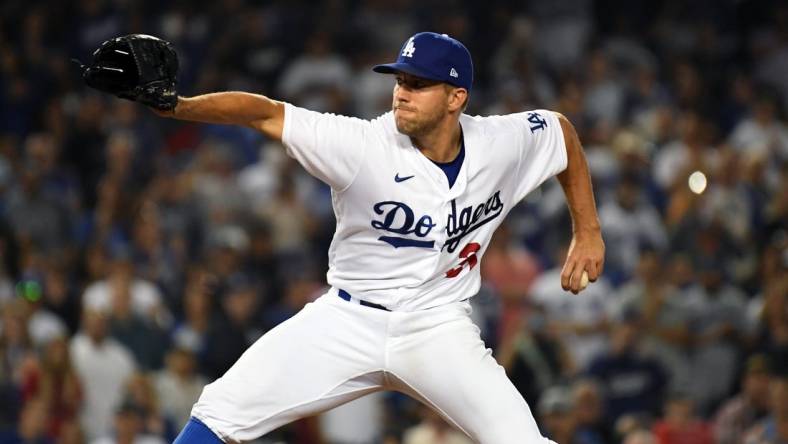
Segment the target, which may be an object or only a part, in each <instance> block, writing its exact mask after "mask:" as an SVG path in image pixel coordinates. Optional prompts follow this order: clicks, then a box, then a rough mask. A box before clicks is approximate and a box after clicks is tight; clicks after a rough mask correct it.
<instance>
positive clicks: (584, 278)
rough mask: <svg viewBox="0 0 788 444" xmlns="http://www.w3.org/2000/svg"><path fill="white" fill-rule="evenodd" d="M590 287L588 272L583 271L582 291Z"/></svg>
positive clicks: (581, 278)
mask: <svg viewBox="0 0 788 444" xmlns="http://www.w3.org/2000/svg"><path fill="white" fill-rule="evenodd" d="M586 287H588V272H587V271H585V270H583V275H582V276H580V289H581V290H583V289H585V288H586Z"/></svg>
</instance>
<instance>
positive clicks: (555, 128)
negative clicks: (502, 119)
mask: <svg viewBox="0 0 788 444" xmlns="http://www.w3.org/2000/svg"><path fill="white" fill-rule="evenodd" d="M512 117H514V118H515V119H517V122H518V124H519V125H522V131H521V134H522V138H521V139H520V147H519V155H520V158H519V164H518V167H517V173H516V174H517V176H516V184H515V187H516V188H515V193H514V199H515V202H519V201H520V200H522V199H523V198H524V197H525V196H526V195H527V194H528V193H530V192H531V191H533V190H534V189H536V188H537V187H538V186H539V185H541V184H542V182H544V181H545V180H547V179H549V178H551V177H553V176H555V175H556V174H558V173H560V172H561V171H563V170H564V169H566V165H567V156H566V145H565V143H564V133H563V130H562V129H561V123H560V122H559V120H558V115H557V114H556V113H554V112H552V111H547V110H534V111H526V112H523V113H517V114H514V115H512Z"/></svg>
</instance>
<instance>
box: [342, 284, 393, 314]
mask: <svg viewBox="0 0 788 444" xmlns="http://www.w3.org/2000/svg"><path fill="white" fill-rule="evenodd" d="M337 296H339V297H341V298H342V299H344V300H346V301H348V302H353V303H356V304H360V305H363V306H365V307H370V308H377V309H378V310H383V311H391V310H389V309H388V308H386V307H384V306H382V305H380V304H375V303H373V302H367V301H364V300H361V299H358V298H354V297H353V296H351V295H350V293H348V292H346V291H345V290H342V289H340V290H339V292H338V293H337Z"/></svg>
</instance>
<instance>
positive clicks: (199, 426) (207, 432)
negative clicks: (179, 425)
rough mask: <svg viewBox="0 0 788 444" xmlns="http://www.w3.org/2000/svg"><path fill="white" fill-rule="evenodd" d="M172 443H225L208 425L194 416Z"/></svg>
mask: <svg viewBox="0 0 788 444" xmlns="http://www.w3.org/2000/svg"><path fill="white" fill-rule="evenodd" d="M172 444H224V441H222V440H221V439H219V437H218V436H216V434H215V433H213V432H212V431H211V429H209V428H208V426H206V425H205V424H203V423H202V422H201V421H200V420H199V419H197V418H195V417H193V416H192V417H191V418H190V419H189V422H187V423H186V427H184V428H183V430H181V433H180V434H179V435H178V437H177V438H175V441H173V443H172Z"/></svg>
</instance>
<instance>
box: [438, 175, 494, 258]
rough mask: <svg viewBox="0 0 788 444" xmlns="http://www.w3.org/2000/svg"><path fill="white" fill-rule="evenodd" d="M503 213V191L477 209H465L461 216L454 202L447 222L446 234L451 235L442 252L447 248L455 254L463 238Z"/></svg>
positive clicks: (469, 207) (471, 207)
mask: <svg viewBox="0 0 788 444" xmlns="http://www.w3.org/2000/svg"><path fill="white" fill-rule="evenodd" d="M502 212H503V202H501V190H498V191H496V192H495V193H493V195H492V196H490V197H489V198H488V199H487V202H484V203H480V204H479V205H477V206H476V208H475V209H474V207H473V205H471V206H468V207H465V208H463V209H462V210H461V211H460V213H459V215H458V214H457V204H456V203H455V201H454V200H452V201H451V212H450V213H449V217H448V219H447V220H446V234H448V235H449V238H448V239H446V242H445V243H444V244H443V247H441V250H443V249H444V248H445V249H446V251H448V252H449V253H454V250H456V249H457V247H458V246H459V245H460V241H461V240H462V238H464V237H465V236H467V235H469V234H471V233H472V232H474V231H476V230H477V229H479V227H481V226H482V225H484V224H486V223H487V222H490V221H491V220H493V219H495V218H496V217H498V216H500V215H501V213H502Z"/></svg>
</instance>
